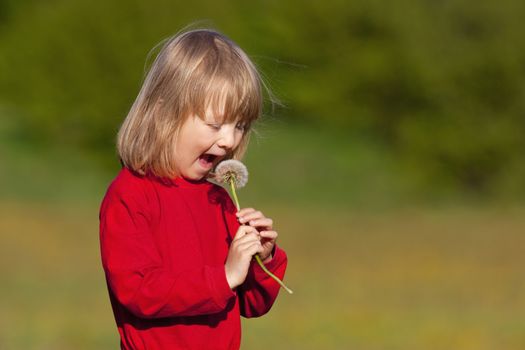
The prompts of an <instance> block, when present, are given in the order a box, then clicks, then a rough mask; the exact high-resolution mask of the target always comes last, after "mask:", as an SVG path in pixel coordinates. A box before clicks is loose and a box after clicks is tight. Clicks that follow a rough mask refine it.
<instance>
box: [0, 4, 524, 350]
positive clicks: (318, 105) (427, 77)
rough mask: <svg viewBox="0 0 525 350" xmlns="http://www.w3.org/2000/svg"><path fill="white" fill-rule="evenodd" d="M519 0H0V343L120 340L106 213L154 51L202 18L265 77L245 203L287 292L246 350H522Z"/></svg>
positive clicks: (250, 333) (255, 324) (97, 344)
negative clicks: (261, 225) (268, 227)
mask: <svg viewBox="0 0 525 350" xmlns="http://www.w3.org/2000/svg"><path fill="white" fill-rule="evenodd" d="M524 16H525V2H523V1H521V0H500V1H498V2H495V1H489V0H479V1H469V0H457V1H447V0H444V1H431V0H425V1H423V0H419V1H408V0H395V1H377V0H354V1H343V0H329V1H293V0H290V1H272V0H266V1H250V2H248V1H241V0H231V1H210V0H205V1H200V2H192V3H186V2H182V1H175V0H171V1H167V0H150V1H138V0H129V1H123V0H110V1H97V0H95V1H93V0H92V1H87V0H76V1H66V0H48V1H36V0H0V160H1V164H2V165H1V166H0V181H2V186H0V208H1V210H0V234H1V236H0V238H1V241H0V273H1V276H2V282H1V283H0V310H1V311H0V349H2V350H4V349H5V350H11V349H116V348H118V336H117V331H116V327H115V325H114V321H113V316H112V313H111V307H110V304H109V299H108V297H107V291H106V286H105V282H104V277H103V273H102V269H101V267H100V261H99V251H98V206H99V203H100V200H101V198H102V196H103V195H104V192H105V190H106V188H107V185H108V184H109V182H110V181H111V179H112V178H113V177H114V176H115V174H116V173H117V171H118V169H119V163H118V160H117V158H116V156H115V150H114V142H115V135H116V132H117V130H118V127H119V125H120V123H121V122H122V120H123V118H124V117H125V115H126V113H127V111H128V109H129V107H130V105H131V103H132V102H133V100H134V98H135V97H136V94H137V93H138V90H139V88H140V85H141V81H142V78H143V76H144V72H145V67H146V68H147V66H148V62H150V61H151V57H150V59H149V61H148V60H147V56H148V53H149V52H150V50H151V49H152V48H153V47H154V46H155V45H156V44H157V43H158V42H159V41H161V40H162V39H164V38H166V37H168V36H170V35H172V34H174V33H176V32H177V31H178V30H180V29H182V28H183V27H185V26H187V25H188V24H190V23H195V22H197V26H201V27H214V28H216V29H218V30H220V31H222V32H223V33H225V34H226V35H228V36H229V37H231V38H232V39H233V40H234V41H236V42H237V43H238V44H239V45H240V46H241V47H242V48H244V49H245V51H246V52H247V53H248V54H249V55H250V56H251V57H252V58H253V60H254V61H255V62H256V63H257V65H258V66H259V67H260V68H261V70H262V72H263V74H264V76H265V79H266V81H267V83H268V84H269V86H270V87H271V89H272V90H273V92H274V93H275V94H276V95H277V96H278V97H279V98H280V100H281V101H282V106H276V108H275V109H274V110H272V108H271V106H270V104H269V103H268V106H267V108H266V115H265V117H264V118H263V120H262V121H261V122H260V123H259V125H258V126H257V136H255V137H254V138H253V139H252V140H253V141H252V143H251V146H250V150H249V151H248V154H247V156H246V159H245V161H246V164H247V165H248V167H249V169H250V173H251V175H250V183H249V185H248V186H247V187H246V188H245V189H243V190H242V192H241V193H240V196H241V204H243V203H244V205H245V206H255V207H257V208H259V209H261V210H263V211H264V212H265V213H266V214H267V215H268V216H270V217H272V218H273V219H274V221H275V223H276V227H277V228H278V231H279V232H280V238H279V242H280V244H281V245H282V246H283V247H284V248H285V249H286V251H287V252H288V254H289V258H290V264H289V269H288V272H287V278H286V281H287V284H288V285H289V286H290V287H291V288H292V289H294V290H295V292H296V294H294V295H293V296H289V295H287V294H285V293H283V294H282V295H281V296H280V297H279V299H278V300H277V302H276V304H275V306H274V308H273V309H272V311H271V312H270V314H268V315H267V316H265V317H262V318H260V319H252V320H244V321H243V348H244V349H266V348H267V347H272V348H274V349H299V348H301V349H360V350H368V349H374V350H376V349H400V350H408V349H524V348H525V281H524V279H523V273H524V272H525V271H524V266H525V236H524V233H525V207H524V200H523V197H524V195H525V137H524V134H525V40H523V17H524Z"/></svg>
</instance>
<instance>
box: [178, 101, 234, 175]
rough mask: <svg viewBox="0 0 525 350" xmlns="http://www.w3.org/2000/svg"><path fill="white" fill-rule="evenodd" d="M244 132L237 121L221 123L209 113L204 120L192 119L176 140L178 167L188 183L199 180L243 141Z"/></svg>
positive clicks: (191, 117) (187, 122)
mask: <svg viewBox="0 0 525 350" xmlns="http://www.w3.org/2000/svg"><path fill="white" fill-rule="evenodd" d="M243 134H244V129H243V127H242V126H241V125H239V124H238V123H237V122H232V123H222V121H221V118H216V117H215V116H214V115H213V113H212V112H211V110H208V112H207V115H206V117H205V118H204V120H203V119H201V118H199V117H197V116H190V117H188V119H187V120H186V121H185V122H184V123H183V124H182V125H181V127H180V131H179V134H178V137H177V147H176V151H175V164H176V166H177V170H178V173H179V174H180V175H181V176H182V177H184V178H186V179H188V180H200V179H202V178H204V177H205V176H206V175H207V174H208V173H209V172H210V170H211V169H213V168H214V167H215V165H217V163H219V162H220V161H221V160H223V159H224V158H225V157H226V155H228V154H230V153H231V152H232V151H233V150H234V149H235V148H237V146H239V143H240V142H241V139H242V136H243Z"/></svg>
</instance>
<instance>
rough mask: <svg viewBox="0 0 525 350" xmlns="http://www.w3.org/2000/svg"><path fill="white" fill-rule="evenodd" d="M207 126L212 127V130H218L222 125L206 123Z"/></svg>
mask: <svg viewBox="0 0 525 350" xmlns="http://www.w3.org/2000/svg"><path fill="white" fill-rule="evenodd" d="M208 126H209V127H210V128H212V129H213V130H220V129H221V127H222V124H215V123H208Z"/></svg>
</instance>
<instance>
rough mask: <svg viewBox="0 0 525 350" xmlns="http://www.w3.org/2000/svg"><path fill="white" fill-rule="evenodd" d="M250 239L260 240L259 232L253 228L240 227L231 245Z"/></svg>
mask: <svg viewBox="0 0 525 350" xmlns="http://www.w3.org/2000/svg"><path fill="white" fill-rule="evenodd" d="M250 237H254V238H256V239H258V240H260V236H259V231H257V230H256V229H255V228H253V227H251V226H240V227H239V230H238V231H237V234H236V235H235V238H234V239H233V241H232V243H233V242H237V241H243V240H246V239H248V238H250Z"/></svg>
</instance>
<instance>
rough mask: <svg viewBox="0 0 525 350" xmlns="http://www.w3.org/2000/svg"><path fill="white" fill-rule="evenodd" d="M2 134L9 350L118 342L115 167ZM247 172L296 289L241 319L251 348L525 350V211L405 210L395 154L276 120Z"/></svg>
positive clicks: (2, 345) (5, 339)
mask: <svg viewBox="0 0 525 350" xmlns="http://www.w3.org/2000/svg"><path fill="white" fill-rule="evenodd" d="M272 128H273V129H272ZM0 134H1V133H0ZM0 136H2V137H0V146H1V147H0V156H1V157H2V160H3V167H0V181H1V182H2V184H3V186H2V187H0V240H1V241H0V274H1V276H2V282H1V283H0V350H44V349H45V350H47V349H49V350H70V349H75V350H83V349H97V350H104V349H108V350H109V349H117V348H118V337H117V331H116V327H115V325H114V321H113V315H112V313H111V308H110V304H109V299H108V296H107V291H106V285H105V281H104V278H103V273H102V269H101V266H100V259H99V248H98V205H99V201H100V199H101V197H102V195H103V193H104V191H105V188H106V186H107V184H108V181H110V179H111V178H112V177H113V176H114V172H112V171H109V172H108V171H102V170H101V169H100V168H98V167H97V166H96V165H95V164H96V163H95V162H94V161H93V158H92V157H89V156H87V155H86V154H83V153H75V152H74V151H72V150H69V149H67V148H63V149H49V150H45V149H44V150H40V151H37V150H36V148H35V147H34V146H31V145H29V144H24V143H19V142H18V141H17V139H16V138H11V139H9V138H7V137H3V135H0ZM345 136H347V135H345ZM6 140H8V141H6ZM305 140H308V142H305ZM246 163H247V165H248V167H249V169H250V172H251V175H250V183H249V185H248V186H247V187H246V188H245V189H243V190H242V191H241V192H240V197H241V204H242V205H243V206H255V207H258V208H259V209H261V210H263V211H264V212H265V213H266V214H267V215H268V216H269V217H272V218H273V219H274V221H275V225H276V228H277V229H278V231H279V233H280V238H279V242H280V244H281V246H282V247H284V248H285V250H286V251H287V252H288V255H289V259H290V263H289V268H288V272H287V277H286V282H287V284H288V285H289V286H290V287H291V288H292V289H293V290H294V291H295V294H294V295H288V294H286V293H282V294H281V295H280V297H279V298H278V300H277V302H276V304H275V306H274V308H273V309H272V310H271V312H270V313H269V314H268V315H266V316H265V317H262V318H260V319H250V320H244V321H243V349H253V350H258V349H261V350H262V349H267V348H268V347H270V348H272V349H312V350H313V349H323V350H330V349H334V350H335V349H357V350H379V349H382V350H397V349H399V350H422V349H424V350H432V349H440V350H441V349H443V350H450V349H454V350H485V349H486V350H493V349H498V350H499V349H505V350H518V349H524V348H525V317H524V316H525V279H524V278H523V275H524V272H525V270H524V269H525V268H524V267H525V235H524V233H525V207H523V206H522V205H519V204H512V205H507V206H504V205H502V204H497V205H495V204H492V205H486V206H483V205H481V204H479V203H477V204H475V205H466V204H465V202H463V203H464V204H458V202H456V203H455V204H454V203H448V204H447V205H443V204H442V203H440V204H439V205H436V203H433V204H432V205H429V204H428V203H427V204H426V205H416V204H412V205H406V203H405V205H400V203H402V202H403V193H409V192H410V189H412V190H414V189H415V187H414V186H413V181H412V179H410V178H405V177H404V174H403V173H402V172H401V171H399V169H398V168H396V162H395V159H392V158H388V157H386V156H384V153H382V151H381V150H379V149H374V148H373V147H368V146H367V145H364V144H359V143H358V142H357V143H356V142H354V141H351V140H350V139H349V138H347V137H342V135H338V134H336V133H328V132H326V133H324V132H321V131H319V130H307V129H297V128H292V127H288V128H284V129H283V128H281V127H275V124H274V125H273V126H271V125H270V126H269V127H267V128H266V129H264V132H263V135H262V137H261V138H259V139H255V140H254V142H253V143H252V147H251V149H250V152H249V153H248V157H247V159H246ZM411 186H412V187H411ZM411 208H412V209H411Z"/></svg>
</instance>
